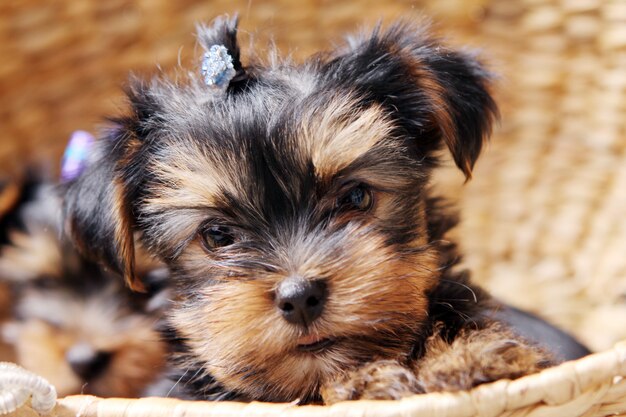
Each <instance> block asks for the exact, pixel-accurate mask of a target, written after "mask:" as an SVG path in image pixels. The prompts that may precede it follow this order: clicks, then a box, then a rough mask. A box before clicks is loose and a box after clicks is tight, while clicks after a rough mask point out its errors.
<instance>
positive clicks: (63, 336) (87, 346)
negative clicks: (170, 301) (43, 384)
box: [0, 182, 165, 396]
mask: <svg viewBox="0 0 626 417" xmlns="http://www.w3.org/2000/svg"><path fill="white" fill-rule="evenodd" d="M22 194H24V199H22V204H20V205H18V206H17V207H16V208H15V213H14V215H13V216H12V220H13V221H12V222H10V224H6V226H7V230H5V232H6V237H7V241H6V243H5V244H4V245H2V246H0V283H6V284H7V285H8V287H9V289H10V290H11V291H10V292H11V295H12V296H11V300H12V303H13V306H12V307H13V308H12V310H13V311H12V313H13V314H12V317H11V321H9V322H7V323H3V324H2V326H0V330H1V334H2V336H3V339H4V340H5V341H6V342H8V343H9V344H10V345H12V347H13V349H14V352H15V357H16V361H17V362H18V363H19V364H20V365H22V366H24V367H25V368H27V369H29V370H31V371H33V372H36V373H37V374H39V375H42V376H44V377H45V378H47V379H48V380H49V381H50V382H51V383H52V384H53V385H54V386H55V387H56V389H57V391H58V392H59V394H60V395H69V394H80V393H91V394H94V395H99V396H137V395H139V394H140V393H141V390H142V389H143V388H144V387H145V386H146V385H147V384H148V383H150V382H152V381H153V380H154V379H155V378H156V377H157V375H158V372H159V371H160V368H161V367H162V365H163V363H164V358H165V346H164V344H163V342H161V341H160V340H159V335H158V332H157V331H156V330H155V329H154V322H155V320H156V319H155V316H152V315H150V314H149V313H148V311H147V310H148V308H149V307H151V306H150V305H149V304H148V303H149V302H150V301H151V299H150V297H149V296H148V295H143V294H136V293H131V292H130V291H129V290H128V289H126V288H125V287H124V285H123V282H122V280H121V279H120V278H119V277H118V276H116V275H115V274H112V273H110V272H107V271H105V270H103V269H102V268H100V267H99V266H98V265H96V264H94V263H92V262H89V261H87V260H85V259H84V258H82V257H81V256H79V255H78V254H77V253H76V251H75V250H74V249H73V248H72V246H71V245H70V244H69V243H68V242H66V241H63V240H62V239H61V236H60V229H59V227H58V226H59V220H60V217H59V214H60V202H59V201H58V196H57V195H56V193H55V192H54V191H53V186H51V185H49V184H41V183H37V182H34V183H32V184H30V185H28V187H26V189H25V191H24V192H23V193H22ZM4 214H7V216H5V217H3V218H5V219H8V213H4ZM141 259H143V257H141ZM148 265H153V264H149V263H147V262H146V263H145V266H148ZM142 266H144V265H143V264H142Z"/></svg>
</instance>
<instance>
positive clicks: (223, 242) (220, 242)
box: [200, 225, 234, 250]
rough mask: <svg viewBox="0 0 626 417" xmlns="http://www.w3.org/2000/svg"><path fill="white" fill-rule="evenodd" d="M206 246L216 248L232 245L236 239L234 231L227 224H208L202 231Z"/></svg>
mask: <svg viewBox="0 0 626 417" xmlns="http://www.w3.org/2000/svg"><path fill="white" fill-rule="evenodd" d="M200 234H201V237H202V242H203V243H204V246H205V248H207V249H209V250H210V249H214V248H220V247H223V246H228V245H231V244H232V243H233V241H234V239H233V235H232V232H231V230H230V228H229V227H227V226H217V225H208V226H206V227H204V228H202V230H201V231H200Z"/></svg>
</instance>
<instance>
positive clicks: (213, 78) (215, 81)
mask: <svg viewBox="0 0 626 417" xmlns="http://www.w3.org/2000/svg"><path fill="white" fill-rule="evenodd" d="M201 73H202V76H203V77H204V83H205V84H206V85H208V86H209V87H214V88H216V89H219V90H226V88H227V87H228V83H230V80H232V79H233V77H234V76H235V74H236V73H237V71H235V67H234V65H233V57H232V56H230V55H229V54H228V49H226V47H225V46H224V45H213V46H211V47H210V48H209V50H208V51H206V52H205V53H204V56H203V57H202V68H201Z"/></svg>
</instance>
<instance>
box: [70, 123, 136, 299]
mask: <svg viewBox="0 0 626 417" xmlns="http://www.w3.org/2000/svg"><path fill="white" fill-rule="evenodd" d="M123 135H124V134H120V136H119V137H115V136H110V137H107V138H104V139H102V140H100V142H99V143H97V144H96V145H95V146H96V148H95V149H94V150H93V151H94V152H93V155H92V156H91V158H90V163H89V165H88V166H87V167H86V168H85V170H84V171H83V173H82V174H81V175H80V176H79V177H78V178H77V179H76V180H74V181H73V182H71V183H69V184H67V188H66V190H65V195H64V210H63V211H64V222H65V231H66V233H67V235H68V236H69V237H70V238H71V239H72V241H73V242H74V244H75V246H76V247H77V248H78V249H79V250H80V252H81V253H83V254H84V255H86V256H87V257H89V258H92V259H95V260H98V261H101V262H104V263H105V264H106V265H107V266H109V267H110V268H112V269H113V270H115V271H116V272H119V273H120V274H123V276H124V279H125V281H126V282H127V284H128V285H129V286H130V287H131V288H132V289H134V290H138V291H142V290H143V285H142V284H141V282H139V281H138V280H137V279H136V277H135V258H134V250H135V249H134V240H133V223H134V221H133V216H132V211H131V207H130V204H129V195H128V190H127V188H126V186H125V184H124V181H123V175H122V173H121V172H120V169H119V168H118V163H119V161H117V160H116V158H114V157H111V155H110V154H109V151H110V149H111V147H112V143H109V142H113V141H117V142H120V145H122V146H123V144H122V143H121V142H123V141H124V138H123Z"/></svg>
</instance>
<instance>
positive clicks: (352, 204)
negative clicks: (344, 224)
mask: <svg viewBox="0 0 626 417" xmlns="http://www.w3.org/2000/svg"><path fill="white" fill-rule="evenodd" d="M372 202H373V197H372V192H371V191H370V190H369V189H368V188H367V187H365V186H364V185H362V184H361V185H358V186H356V187H354V188H352V189H351V190H350V191H348V192H347V193H346V194H345V195H344V197H343V198H342V199H341V201H340V202H339V205H340V206H341V207H344V208H348V209H350V208H352V209H357V210H362V211H365V210H367V209H369V208H370V207H371V206H372Z"/></svg>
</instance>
